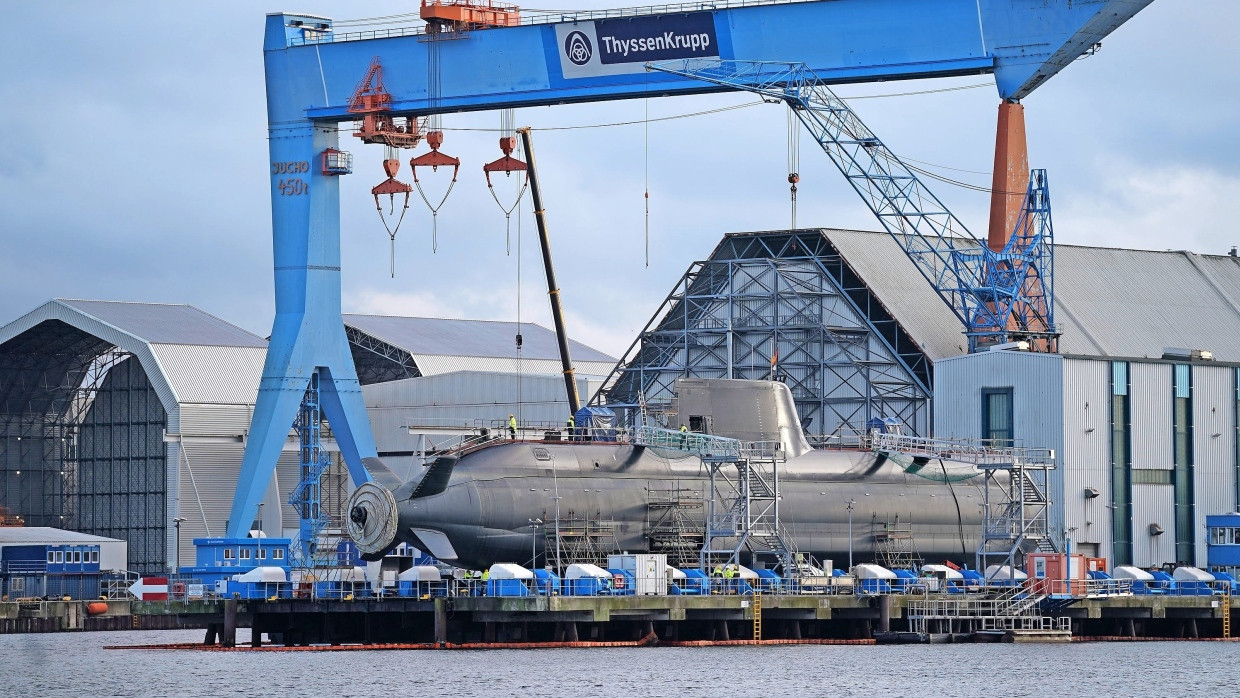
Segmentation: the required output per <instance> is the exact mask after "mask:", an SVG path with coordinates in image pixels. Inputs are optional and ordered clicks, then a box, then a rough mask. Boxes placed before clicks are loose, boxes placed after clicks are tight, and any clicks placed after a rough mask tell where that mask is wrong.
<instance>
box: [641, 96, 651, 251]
mask: <svg viewBox="0 0 1240 698" xmlns="http://www.w3.org/2000/svg"><path fill="white" fill-rule="evenodd" d="M647 85H649V78H647ZM642 101H643V102H644V107H645V109H646V120H645V121H646V123H645V130H646V140H645V158H646V171H645V179H646V182H645V184H646V192H645V197H646V268H647V269H649V268H650V94H649V92H647V94H646V98H645V99H644V100H642Z"/></svg>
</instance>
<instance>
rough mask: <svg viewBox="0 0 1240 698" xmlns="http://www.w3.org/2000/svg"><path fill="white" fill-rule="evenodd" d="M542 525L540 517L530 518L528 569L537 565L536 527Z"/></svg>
mask: <svg viewBox="0 0 1240 698" xmlns="http://www.w3.org/2000/svg"><path fill="white" fill-rule="evenodd" d="M541 525H543V520H542V519H530V569H531V570H533V569H534V568H535V567H537V566H538V527H539V526H541Z"/></svg>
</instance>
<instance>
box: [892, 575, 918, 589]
mask: <svg viewBox="0 0 1240 698" xmlns="http://www.w3.org/2000/svg"><path fill="white" fill-rule="evenodd" d="M892 572H895V574H896V578H895V579H893V580H891V588H892V589H893V590H895V591H897V592H905V591H908V588H909V586H910V585H913V584H916V583H917V575H915V574H913V573H912V572H911V571H910V570H892Z"/></svg>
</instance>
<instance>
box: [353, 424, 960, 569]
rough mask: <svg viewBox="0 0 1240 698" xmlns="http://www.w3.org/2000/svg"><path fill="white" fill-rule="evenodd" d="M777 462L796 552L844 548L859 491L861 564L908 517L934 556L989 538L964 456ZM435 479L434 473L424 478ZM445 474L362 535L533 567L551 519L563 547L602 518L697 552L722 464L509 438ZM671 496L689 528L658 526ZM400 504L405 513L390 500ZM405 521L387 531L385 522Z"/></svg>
mask: <svg viewBox="0 0 1240 698" xmlns="http://www.w3.org/2000/svg"><path fill="white" fill-rule="evenodd" d="M725 467H727V466H725ZM953 467H954V469H953V470H950V471H949V468H953ZM778 468H779V489H780V495H781V499H780V501H779V517H780V522H781V525H782V527H783V530H784V532H785V533H786V534H787V536H788V537H789V538H790V539H791V542H792V543H793V544H794V546H795V548H796V549H797V550H798V551H801V552H809V553H812V554H814V555H815V556H817V557H818V558H820V559H832V560H837V561H843V560H846V559H847V557H848V551H849V549H850V526H849V509H848V502H849V501H853V502H855V504H854V505H853V509H852V511H851V514H852V525H851V549H852V551H853V558H854V561H856V562H864V561H867V560H872V559H874V558H875V556H876V554H877V550H878V546H879V545H880V543H879V541H880V539H881V538H882V535H883V533H884V532H885V531H886V527H887V525H888V524H890V523H892V522H896V521H899V522H901V523H911V524H912V526H913V534H914V537H913V540H912V546H911V547H912V548H913V549H914V550H915V552H916V553H917V554H919V555H920V556H921V557H922V558H924V559H928V560H942V559H950V560H955V561H957V562H965V561H971V559H972V557H973V553H974V551H975V550H976V549H977V546H978V543H979V533H980V529H981V526H980V524H981V519H982V509H981V504H982V496H981V491H980V488H979V486H980V485H981V484H982V476H981V475H980V474H976V475H974V474H972V471H967V470H963V471H962V470H961V468H960V464H943V463H939V462H932V463H929V464H926V463H922V464H912V463H908V462H903V463H902V462H899V461H898V459H893V458H888V457H886V456H884V455H882V454H876V453H872V452H868V451H848V450H811V451H809V452H806V453H804V454H802V455H800V456H798V457H795V458H790V459H789V460H788V461H787V462H783V463H780V464H779V466H778ZM431 470H432V471H434V470H435V468H434V467H432V469H431ZM961 472H964V473H965V474H964V475H963V476H962V475H961V474H960V473H961ZM431 477H432V472H428V473H427V477H426V478H423V479H430V478H431ZM434 477H439V478H440V479H442V480H443V481H444V482H442V483H439V485H438V486H437V487H435V488H434V490H435V491H436V493H434V494H429V495H427V494H426V491H427V488H426V487H422V488H420V489H419V487H418V486H417V483H412V482H411V483H405V484H404V485H402V486H400V487H398V488H395V489H394V490H393V497H392V500H390V501H391V504H390V505H389V504H387V503H386V502H387V501H388V500H386V498H385V499H384V501H383V503H380V504H379V505H378V507H377V508H376V509H374V510H373V511H370V515H371V518H370V521H371V522H376V521H381V522H383V523H384V524H385V525H384V526H382V528H383V530H384V531H385V532H384V533H378V534H376V535H375V536H371V538H372V539H374V538H376V536H377V538H378V539H377V540H368V541H367V544H366V545H361V546H360V547H362V548H363V551H364V552H371V553H374V552H375V551H376V550H378V549H380V548H381V547H390V545H393V544H395V542H396V541H405V542H408V543H410V544H411V545H414V546H416V547H418V548H420V549H422V550H426V551H427V552H429V553H430V554H432V555H434V556H435V557H437V558H439V559H441V560H444V561H445V562H449V563H452V564H455V565H459V566H462V567H467V568H474V569H480V568H484V567H487V566H489V565H491V564H493V563H497V562H513V563H518V564H522V565H529V564H531V562H532V560H531V558H532V556H533V554H534V552H535V551H536V552H537V557H538V560H539V561H544V560H551V561H553V560H554V555H555V552H554V551H551V552H550V555H551V557H547V552H546V551H544V547H545V546H544V543H545V541H546V540H547V538H548V536H547V532H548V530H549V531H554V530H555V529H556V527H557V526H558V527H559V528H560V534H561V535H560V540H561V545H564V544H565V543H564V541H566V540H568V537H569V536H572V535H577V534H578V533H580V529H581V528H582V527H583V526H584V525H585V523H586V522H591V523H594V524H595V525H596V526H597V525H598V524H604V523H605V524H606V527H607V529H609V530H610V531H612V532H614V542H612V541H611V539H610V538H608V542H612V544H613V545H614V547H615V548H616V549H617V550H622V551H627V552H630V553H639V552H656V553H657V552H667V553H673V552H676V550H677V548H681V549H683V548H684V547H692V549H693V552H694V554H696V550H697V549H698V548H700V545H701V532H702V529H703V522H704V519H705V516H706V513H707V509H708V507H709V500H710V492H709V488H710V480H709V478H710V468H709V466H707V465H706V464H704V463H703V462H702V461H701V459H700V458H699V457H697V456H693V455H688V454H684V453H680V452H676V451H673V450H661V449H654V448H648V447H644V446H639V445H631V444H622V443H573V442H558V443H557V442H546V443H542V442H538V443H531V442H516V443H513V442H497V443H495V444H493V445H488V446H485V447H483V448H481V449H479V450H476V451H473V452H471V453H467V454H465V455H462V456H460V457H459V459H456V460H455V462H453V463H452V465H451V475H450V477H444V473H443V471H442V470H439V472H437V473H435V474H434ZM371 500H372V502H378V501H379V498H375V497H373V496H372V497H371ZM671 500H678V501H679V504H680V505H679V506H678V507H675V516H677V517H678V518H679V519H680V521H681V523H682V525H680V526H678V527H676V528H677V530H678V531H681V532H683V533H682V534H681V535H680V537H679V538H678V537H677V536H671V537H669V536H668V535H666V534H667V532H668V528H667V527H666V526H664V527H660V526H659V525H658V524H659V522H660V521H661V520H662V521H664V522H666V521H667V516H668V515H669V509H670V508H671V507H669V504H668V503H669V501H671ZM351 506H352V504H351ZM367 506H372V507H373V506H375V505H374V504H373V503H372V504H369V505H367ZM388 506H394V511H382V509H385V508H387V507H388ZM355 511H356V510H355ZM355 518H356V517H355ZM361 518H362V519H363V520H365V519H366V518H367V517H366V516H364V515H363V516H361ZM532 521H534V522H539V521H541V522H543V523H541V524H538V523H533V524H532V523H531V522H532ZM386 524H394V526H391V525H386ZM544 527H546V529H548V530H544ZM393 529H394V531H393V533H394V540H390V541H389V540H387V537H388V534H387V533H386V531H388V530H393ZM376 530H377V529H376ZM609 535H610V534H609ZM355 537H356V536H355ZM554 539H555V538H554V537H552V540H554ZM368 548H369V550H368Z"/></svg>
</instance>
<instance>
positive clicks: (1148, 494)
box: [1132, 485, 1205, 567]
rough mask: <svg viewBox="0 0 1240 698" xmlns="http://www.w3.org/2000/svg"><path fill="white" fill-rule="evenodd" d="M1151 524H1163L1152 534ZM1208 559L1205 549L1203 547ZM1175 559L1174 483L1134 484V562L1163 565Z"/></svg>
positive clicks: (1202, 557)
mask: <svg viewBox="0 0 1240 698" xmlns="http://www.w3.org/2000/svg"><path fill="white" fill-rule="evenodd" d="M1150 524H1158V525H1159V526H1161V527H1162V529H1163V533H1162V534H1161V535H1157V536H1152V535H1150ZM1200 557H1201V560H1205V551H1204V550H1202V551H1201V555H1200ZM1168 562H1175V488H1174V487H1172V486H1171V485H1133V486H1132V564H1134V565H1136V566H1137V567H1150V566H1151V565H1158V566H1162V565H1163V564H1165V563H1168Z"/></svg>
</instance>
